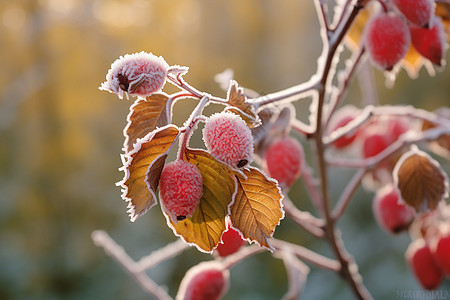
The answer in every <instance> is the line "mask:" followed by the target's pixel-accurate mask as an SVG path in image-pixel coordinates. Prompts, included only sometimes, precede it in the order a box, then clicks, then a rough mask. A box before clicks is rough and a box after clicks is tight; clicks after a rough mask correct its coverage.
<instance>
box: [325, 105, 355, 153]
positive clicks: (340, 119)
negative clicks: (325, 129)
mask: <svg viewBox="0 0 450 300" xmlns="http://www.w3.org/2000/svg"><path fill="white" fill-rule="evenodd" d="M358 114H359V110H358V109H357V108H356V107H354V106H344V107H342V108H340V109H339V110H337V111H336V113H335V114H334V115H333V118H332V119H331V121H330V128H331V129H332V130H331V131H335V130H336V129H338V128H341V127H344V126H345V125H347V124H348V123H350V122H351V121H353V120H354V119H355V118H356V117H357V115H358ZM357 135H358V132H357V131H356V132H350V133H348V134H346V135H344V136H343V137H341V138H339V139H337V140H336V141H334V142H333V146H334V147H335V148H337V149H342V148H345V147H347V146H349V145H350V144H352V143H353V142H354V141H355V139H356V136H357Z"/></svg>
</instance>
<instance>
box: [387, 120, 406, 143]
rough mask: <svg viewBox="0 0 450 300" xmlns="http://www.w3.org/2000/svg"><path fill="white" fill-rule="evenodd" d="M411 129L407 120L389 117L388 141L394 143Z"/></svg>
mask: <svg viewBox="0 0 450 300" xmlns="http://www.w3.org/2000/svg"><path fill="white" fill-rule="evenodd" d="M408 130H409V126H408V123H406V121H405V120H403V119H400V118H396V119H388V120H387V126H386V134H387V140H388V143H393V142H395V141H396V140H398V138H399V137H400V136H401V135H402V134H404V133H405V132H407V131H408Z"/></svg>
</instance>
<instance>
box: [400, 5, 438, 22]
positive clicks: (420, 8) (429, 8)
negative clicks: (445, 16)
mask: <svg viewBox="0 0 450 300" xmlns="http://www.w3.org/2000/svg"><path fill="white" fill-rule="evenodd" d="M394 4H395V6H397V8H398V9H399V10H400V12H401V13H402V14H403V15H404V16H405V17H406V18H407V19H408V20H409V21H410V22H412V23H414V24H415V25H417V26H420V27H428V25H429V23H430V20H431V17H432V16H433V15H434V5H435V4H434V0H394Z"/></svg>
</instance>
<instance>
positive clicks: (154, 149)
mask: <svg viewBox="0 0 450 300" xmlns="http://www.w3.org/2000/svg"><path fill="white" fill-rule="evenodd" d="M179 133H180V131H179V130H178V128H177V127H176V126H174V125H168V126H165V127H163V128H159V129H157V130H154V131H153V132H150V133H149V134H147V135H146V136H145V137H144V138H142V139H139V140H138V142H137V143H136V145H135V147H134V149H133V150H132V151H131V152H129V153H128V154H125V155H124V156H123V158H124V166H123V167H122V168H120V170H122V171H124V172H125V176H124V178H123V180H122V181H120V182H118V183H117V185H119V186H121V187H122V188H123V190H122V191H123V193H122V199H124V200H125V201H126V202H128V207H127V208H129V210H128V213H129V214H130V218H131V222H134V221H136V219H137V218H138V217H140V216H141V215H143V214H144V213H146V212H147V211H148V210H149V209H150V208H152V207H153V206H154V205H155V204H156V195H155V193H156V188H157V186H158V182H159V177H160V176H161V171H162V168H163V167H164V162H165V160H166V157H167V154H168V152H169V150H170V148H171V146H172V144H173V143H174V142H175V140H176V139H177V137H178V135H179Z"/></svg>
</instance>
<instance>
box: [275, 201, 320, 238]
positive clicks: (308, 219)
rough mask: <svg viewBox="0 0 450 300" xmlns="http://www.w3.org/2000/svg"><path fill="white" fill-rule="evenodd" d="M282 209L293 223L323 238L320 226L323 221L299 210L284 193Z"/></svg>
mask: <svg viewBox="0 0 450 300" xmlns="http://www.w3.org/2000/svg"><path fill="white" fill-rule="evenodd" d="M283 209H284V211H285V212H286V214H287V215H288V216H289V217H290V218H291V219H292V220H293V221H294V222H295V223H297V224H298V225H299V226H301V227H302V228H303V229H305V230H306V231H307V232H308V233H310V234H312V235H313V236H315V237H317V238H323V237H324V236H325V232H324V231H323V229H322V228H321V227H322V226H323V221H321V220H320V219H317V218H315V217H314V216H313V215H311V214H310V213H309V212H306V211H301V210H299V209H298V208H297V207H295V205H294V203H292V201H291V199H289V197H288V195H286V194H285V195H284V198H283Z"/></svg>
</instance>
